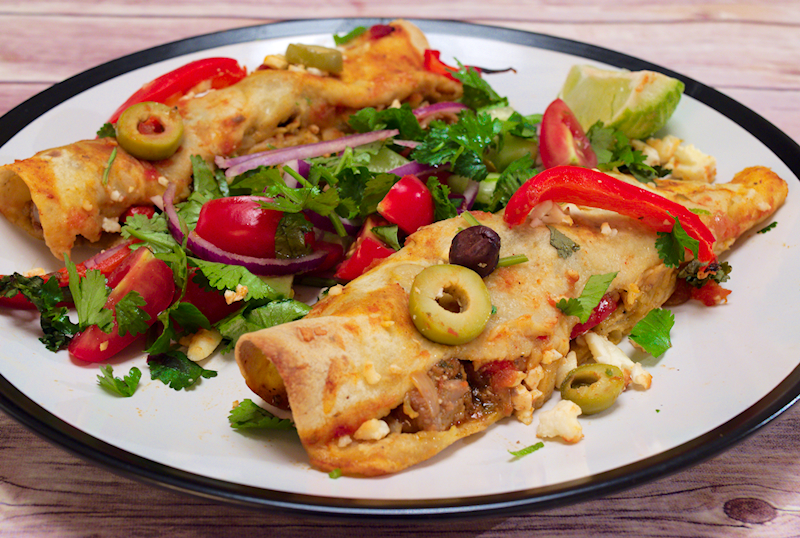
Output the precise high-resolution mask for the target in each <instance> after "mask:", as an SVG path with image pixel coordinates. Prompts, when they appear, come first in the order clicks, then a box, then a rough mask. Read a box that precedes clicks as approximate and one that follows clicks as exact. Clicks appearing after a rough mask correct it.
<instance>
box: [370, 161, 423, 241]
mask: <svg viewBox="0 0 800 538" xmlns="http://www.w3.org/2000/svg"><path fill="white" fill-rule="evenodd" d="M378 213H380V215H381V216H382V217H383V218H385V219H386V220H388V221H389V222H391V223H392V224H397V226H398V227H399V228H400V229H401V230H403V231H404V232H405V233H407V234H412V233H414V232H416V231H417V230H418V229H419V228H420V227H422V226H425V225H427V224H430V223H432V222H433V214H434V206H433V195H431V191H429V190H428V187H426V186H425V184H424V183H423V182H422V181H421V180H420V179H419V178H417V176H413V175H407V176H403V177H402V178H401V179H400V181H398V182H397V183H395V184H394V185H393V186H392V188H391V189H389V192H388V193H386V196H384V198H383V200H381V201H380V202H379V203H378Z"/></svg>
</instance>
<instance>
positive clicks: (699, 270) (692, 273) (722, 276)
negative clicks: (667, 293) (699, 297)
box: [678, 258, 732, 288]
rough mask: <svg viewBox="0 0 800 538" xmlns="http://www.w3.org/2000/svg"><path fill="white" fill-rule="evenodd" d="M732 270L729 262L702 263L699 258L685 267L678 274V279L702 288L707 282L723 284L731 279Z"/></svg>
mask: <svg viewBox="0 0 800 538" xmlns="http://www.w3.org/2000/svg"><path fill="white" fill-rule="evenodd" d="M731 270H732V268H731V265H730V264H729V263H728V262H711V263H708V264H704V263H702V262H701V261H700V260H698V259H697V258H695V259H693V260H691V261H690V262H689V263H687V264H686V265H684V266H683V267H682V268H681V270H680V271H679V272H678V278H683V279H684V280H686V282H687V283H688V284H689V285H690V286H693V287H695V288H702V287H703V286H704V285H705V284H706V283H707V282H709V281H711V280H713V281H714V282H716V283H717V284H722V283H723V282H726V281H727V280H728V279H729V278H730V276H729V275H730V272H731Z"/></svg>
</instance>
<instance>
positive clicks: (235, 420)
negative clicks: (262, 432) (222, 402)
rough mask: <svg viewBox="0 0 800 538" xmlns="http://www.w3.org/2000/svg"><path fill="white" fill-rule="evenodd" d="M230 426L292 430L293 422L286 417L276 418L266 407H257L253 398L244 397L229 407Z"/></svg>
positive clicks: (240, 428) (241, 428) (235, 427)
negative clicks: (235, 404) (237, 403)
mask: <svg viewBox="0 0 800 538" xmlns="http://www.w3.org/2000/svg"><path fill="white" fill-rule="evenodd" d="M228 422H229V423H230V425H231V428H234V429H237V430H243V429H268V430H293V429H295V428H294V423H293V422H292V421H291V420H289V419H286V418H278V417H276V416H275V415H273V414H272V413H270V412H269V411H267V410H266V409H264V408H262V407H259V406H258V405H256V404H255V403H253V400H250V399H246V400H242V401H241V402H239V405H237V406H236V407H234V408H233V409H231V412H230V413H229V414H228Z"/></svg>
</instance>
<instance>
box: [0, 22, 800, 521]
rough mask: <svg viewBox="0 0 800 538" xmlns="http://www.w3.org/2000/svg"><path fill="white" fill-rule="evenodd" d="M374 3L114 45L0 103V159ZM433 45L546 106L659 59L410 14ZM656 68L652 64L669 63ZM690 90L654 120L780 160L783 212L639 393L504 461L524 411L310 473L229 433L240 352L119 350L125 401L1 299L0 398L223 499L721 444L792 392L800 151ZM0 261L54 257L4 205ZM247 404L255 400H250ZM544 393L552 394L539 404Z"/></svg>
mask: <svg viewBox="0 0 800 538" xmlns="http://www.w3.org/2000/svg"><path fill="white" fill-rule="evenodd" d="M377 22H381V21H376V20H318V21H301V22H289V23H279V24H274V25H267V26H260V27H253V28H245V29H240V30H234V31H230V32H224V33H219V34H212V35H209V36H202V37H199V38H194V39H189V40H185V41H181V42H178V43H174V44H170V45H165V46H163V47H158V48H156V49H151V50H148V51H144V52H142V53H138V54H134V55H132V56H128V57H125V58H122V59H120V60H116V61H114V62H111V63H109V64H106V65H104V66H100V67H98V68H95V69H92V70H90V71H88V72H86V73H83V74H81V75H78V76H77V77H74V78H72V79H70V80H67V81H65V82H64V83H62V84H59V85H57V86H55V87H53V88H51V89H49V90H47V91H46V92H43V93H42V94H40V95H38V96H36V97H34V98H33V99H31V100H30V101H28V102H26V103H24V104H23V105H21V106H20V107H17V108H16V109H14V110H13V111H11V112H9V113H8V114H7V115H6V116H4V117H3V118H2V119H0V133H2V135H0V136H2V138H0V143H4V145H3V146H2V147H1V148H0V163H6V162H10V161H12V160H13V159H14V158H25V157H28V156H30V155H32V154H33V153H34V152H36V151H39V150H42V149H46V148H49V147H54V146H58V145H62V144H67V143H70V142H72V141H75V140H78V139H81V138H91V137H93V136H94V134H95V131H96V130H97V129H98V128H99V127H100V126H101V125H102V124H103V123H104V121H105V120H106V118H107V117H108V116H109V114H110V113H111V112H112V111H113V110H114V109H116V107H117V106H118V104H119V103H120V102H121V101H122V99H123V98H124V97H126V96H127V95H129V94H131V93H132V91H133V90H134V89H136V88H138V87H139V86H140V85H142V84H143V83H144V82H147V81H149V80H151V79H153V78H155V77H156V76H158V75H160V74H162V73H165V72H167V71H169V70H171V69H173V68H175V67H178V66H180V65H182V64H184V63H186V62H187V61H189V60H193V59H197V58H201V57H208V56H218V55H219V56H231V57H234V58H237V59H238V60H240V62H242V63H243V64H245V65H247V66H248V67H249V68H250V69H252V68H254V67H255V66H257V65H259V64H260V62H261V60H262V58H263V57H264V55H266V54H269V53H281V52H283V51H284V50H285V48H286V45H287V44H288V43H290V42H304V43H319V44H323V45H325V44H331V43H332V40H331V35H332V34H333V33H344V32H346V31H348V30H349V29H351V28H353V27H355V26H358V25H370V24H374V23H377ZM417 23H418V24H419V25H420V26H421V27H422V28H423V30H424V31H426V33H427V35H428V37H429V40H430V42H431V46H432V47H433V48H436V49H439V50H441V51H442V58H443V59H445V60H448V61H449V60H450V59H452V58H453V57H455V58H458V59H459V60H460V61H462V62H463V63H468V64H473V65H481V66H487V67H507V66H513V67H515V68H516V70H517V72H516V74H511V73H509V74H501V75H493V76H491V78H490V79H489V80H490V82H491V84H492V85H493V86H494V87H495V88H496V89H497V90H498V92H499V93H500V94H501V95H507V96H508V97H509V98H510V101H511V103H512V104H513V105H514V106H515V107H516V108H517V109H518V110H519V111H521V112H523V113H526V114H529V113H534V112H542V111H543V110H544V108H545V107H546V106H547V104H548V103H550V101H551V100H552V99H554V98H555V96H556V94H557V93H558V90H559V88H560V86H561V84H562V82H563V80H564V78H565V76H566V73H567V71H568V69H569V68H570V66H572V65H573V64H575V63H592V64H596V65H601V66H602V65H607V66H609V65H610V66H616V67H625V68H629V69H644V68H648V69H656V70H662V69H659V68H658V67H656V66H653V65H650V64H647V63H645V62H642V61H639V60H636V59H634V58H631V57H628V56H623V55H620V54H617V53H613V52H611V51H608V50H604V49H599V48H596V47H592V46H589V45H584V44H580V43H576V42H572V41H566V40H561V39H556V38H552V37H548V36H542V35H537V34H530V33H526V32H519V31H512V30H505V29H499V28H492V27H486V26H475V25H469V24H462V23H452V22H433V21H417ZM662 71H663V70H662ZM668 74H670V75H672V76H678V77H680V78H682V79H683V80H684V81H685V82H686V85H687V89H686V97H684V99H683V100H682V101H681V104H680V106H679V107H678V110H677V112H676V113H675V115H674V117H673V118H672V120H671V121H670V123H669V125H668V127H667V128H666V129H665V132H668V133H671V134H674V135H677V136H678V137H680V138H682V139H685V140H687V141H689V142H691V143H693V144H694V145H695V146H697V147H698V148H700V149H701V150H702V151H704V152H707V153H709V154H711V155H714V156H715V157H716V158H717V163H718V177H719V181H727V178H730V177H732V176H733V174H734V173H735V172H737V171H739V170H741V169H742V168H745V167H747V166H751V165H766V166H770V167H772V168H773V169H774V170H775V171H776V172H777V173H778V174H779V175H781V176H782V177H783V178H785V179H786V180H787V181H788V182H789V184H790V192H789V198H788V200H787V202H786V206H785V207H783V208H782V209H781V210H780V212H779V213H778V214H777V216H776V219H775V220H777V221H778V223H779V224H778V226H777V227H776V228H775V229H773V230H772V231H770V232H769V233H768V234H763V235H755V234H752V233H751V234H748V236H747V237H745V238H744V239H743V240H742V241H741V242H740V244H739V246H737V248H735V249H734V250H733V251H732V252H730V254H729V255H728V256H727V259H728V260H729V261H730V263H731V264H732V266H733V273H732V278H731V280H730V282H729V283H728V285H727V286H726V287H729V288H731V289H732V290H733V294H732V295H731V296H730V301H729V303H728V304H727V305H724V306H720V307H716V308H705V307H699V306H694V305H684V306H681V307H678V308H675V309H674V311H675V317H676V324H675V328H674V329H673V333H672V334H673V347H672V349H670V350H669V351H668V352H667V353H666V354H665V355H664V356H663V357H662V358H661V359H659V360H655V359H652V358H647V359H645V360H644V361H643V363H644V365H645V366H646V368H648V369H649V371H650V372H651V373H652V374H653V386H652V388H651V389H650V390H648V391H636V390H631V391H628V392H626V393H625V394H623V395H622V397H621V398H620V399H619V401H618V404H617V405H615V406H614V407H613V408H612V410H609V411H607V412H604V413H602V414H600V415H597V416H594V417H589V418H585V419H582V424H583V428H584V433H585V438H584V440H583V441H581V442H580V443H578V444H575V445H572V446H569V445H566V444H562V443H558V442H546V443H545V447H544V448H543V449H541V450H539V451H538V452H536V453H534V454H532V455H529V456H527V457H524V458H521V459H519V460H516V461H515V460H513V458H512V457H511V455H510V454H509V453H508V450H517V449H519V448H522V447H524V446H527V445H530V444H533V443H535V442H537V441H538V439H536V437H535V422H534V425H533V426H530V427H526V426H524V425H522V424H521V423H519V422H517V421H515V420H514V419H508V420H505V421H503V422H502V423H501V424H498V425H496V426H493V427H492V428H490V429H489V431H488V432H486V433H483V434H480V435H476V436H474V437H471V438H468V439H467V440H465V441H462V442H459V443H457V444H456V445H454V446H453V447H451V448H449V449H448V450H445V451H444V452H443V453H441V454H440V455H438V456H437V457H435V458H433V459H431V460H430V461H428V462H425V463H423V464H421V465H418V466H417V467H415V468H412V469H409V470H408V471H405V472H402V473H399V474H397V475H395V476H390V477H385V478H378V479H353V478H340V479H337V480H333V479H331V478H329V477H328V475H327V474H325V473H321V472H319V471H316V470H313V469H311V468H310V467H309V465H308V463H307V458H306V455H305V453H304V451H303V450H302V448H301V446H300V443H299V441H298V440H297V438H296V434H294V433H293V432H277V433H275V432H264V433H240V432H237V431H234V430H232V429H231V428H230V427H229V425H228V420H227V415H228V412H229V410H230V408H231V405H232V403H233V402H234V401H235V400H242V399H244V398H253V399H256V398H255V397H254V395H252V394H251V393H250V391H249V390H248V389H247V387H246V386H245V384H244V381H243V380H242V378H241V376H240V375H239V372H238V368H237V366H236V364H235V361H234V360H233V357H232V355H229V356H214V357H212V358H211V359H209V360H208V361H207V363H206V364H205V365H204V366H205V367H206V368H209V369H212V370H216V371H218V372H219V375H218V377H216V378H213V379H208V380H203V381H202V382H200V383H199V384H198V385H197V386H196V387H195V388H194V389H192V390H189V391H182V392H176V391H173V390H171V389H169V388H168V387H166V386H165V385H163V384H161V383H160V382H158V381H150V380H149V379H147V378H148V377H149V376H148V375H147V373H146V372H147V371H148V369H147V367H146V365H145V359H144V357H143V356H138V355H137V356H133V357H130V358H128V359H127V360H125V361H124V362H119V361H118V362H117V363H116V364H115V365H116V373H117V375H121V374H122V373H124V372H127V370H128V369H129V368H130V367H131V366H134V365H136V366H139V367H140V368H141V369H142V371H143V372H145V374H144V379H143V381H142V383H141V385H140V388H139V389H138V391H137V392H136V394H135V395H134V396H133V397H132V398H128V399H125V398H116V397H113V396H111V395H109V394H107V393H105V392H104V391H103V390H101V389H100V388H99V387H98V385H97V382H96V374H97V373H98V370H97V366H96V365H82V364H76V363H74V362H73V361H71V360H70V358H69V356H68V354H67V353H66V352H61V353H58V354H53V353H50V352H48V351H46V350H45V349H44V347H43V346H42V345H41V344H40V343H39V342H38V341H37V337H38V335H39V328H38V323H37V321H36V316H35V315H33V314H30V313H27V312H10V311H2V312H0V375H1V377H0V407H2V409H4V410H5V411H6V412H7V413H9V414H10V415H12V416H14V417H15V418H17V419H18V420H19V421H20V422H22V423H24V424H26V425H27V426H29V427H30V428H32V429H33V430H35V431H37V432H38V433H40V434H42V435H44V436H45V437H47V438H49V439H50V440H52V441H53V442H56V443H58V444H60V445H62V446H64V447H65V448H67V449H69V450H71V451H73V452H75V453H77V454H79V455H81V456H83V457H86V458H88V459H90V460H92V461H94V462H96V463H98V464H101V465H104V466H107V467H110V468H111V469H113V470H115V471H118V472H121V473H124V474H126V475H128V476H131V477H133V478H137V479H140V480H145V481H150V482H155V483H157V484H160V485H164V486H168V487H171V488H174V489H178V490H182V491H186V492H190V493H195V494H201V495H204V496H211V497H214V498H217V499H220V500H223V501H226V502H236V503H246V504H250V505H259V506H269V507H278V508H282V509H287V510H300V511H311V512H317V513H326V514H348V515H371V516H420V515H431V516H434V515H435V516H442V515H458V514H471V515H474V514H477V513H498V512H500V511H507V510H513V509H515V508H523V507H524V508H528V509H530V508H533V507H544V506H551V505H553V504H556V503H564V502H570V501H576V500H579V499H583V498H586V497H588V496H592V495H599V494H605V493H608V492H611V491H614V490H616V489H619V488H621V487H625V486H629V485H633V484H637V483H641V481H643V480H646V479H651V478H654V477H657V476H661V475H663V474H664V473H667V472H671V471H674V470H677V469H680V468H682V467H684V466H686V465H689V464H692V463H695V462H697V461H699V460H701V459H703V458H705V457H708V456H710V455H713V454H715V453H717V452H719V451H720V450H722V449H724V448H726V447H728V446H729V445H730V444H732V443H734V442H736V441H738V440H740V439H741V438H742V437H744V436H745V435H747V434H749V433H751V432H752V431H754V430H755V429H757V428H758V427H759V426H760V425H762V424H764V423H766V422H767V421H769V420H771V419H772V418H773V417H774V416H776V415H777V414H778V413H779V412H781V411H782V410H783V409H785V408H786V407H788V406H789V405H790V404H791V403H793V402H794V400H795V399H796V398H797V396H798V393H800V370H799V369H798V362H799V361H800V339H798V337H797V336H796V333H795V330H796V329H795V327H794V325H795V321H796V316H795V315H796V312H797V306H796V305H797V304H798V303H799V302H800V270H799V269H800V249H798V248H797V242H798V240H797V238H798V237H800V222H798V215H800V189H798V184H797V181H798V179H797V176H798V171H799V170H800V148H798V146H797V145H796V144H795V143H794V142H792V141H791V140H790V139H789V138H788V137H786V136H785V135H784V134H783V133H781V132H780V131H778V130H777V129H776V128H775V127H773V126H772V125H771V124H769V123H767V122H766V121H765V120H763V119H762V118H760V117H759V116H757V115H756V114H754V113H753V112H751V111H750V110H748V109H746V108H745V107H743V106H741V105H739V104H738V103H736V102H734V101H732V100H730V99H728V98H727V97H725V96H723V95H721V94H719V93H717V92H715V91H714V90H712V89H710V88H708V87H705V86H703V85H701V84H699V83H697V82H695V81H692V80H689V79H686V78H685V77H681V76H680V75H677V74H675V73H669V72H668ZM0 235H1V236H2V238H3V239H2V243H3V252H4V255H3V257H2V259H0V274H8V273H10V272H13V271H15V270H17V271H18V270H26V269H28V268H31V267H35V266H45V267H47V268H51V269H55V268H56V267H57V265H56V263H55V260H53V259H52V257H51V256H50V255H49V253H48V252H47V250H46V249H45V247H44V246H43V245H42V244H39V243H37V242H35V241H32V240H31V239H30V238H29V237H27V236H26V235H25V234H24V233H23V232H20V231H19V230H17V229H16V228H14V227H12V226H11V225H9V224H8V223H7V222H6V221H5V220H1V219H0ZM256 401H257V399H256ZM553 404H554V401H551V402H550V403H549V404H548V405H547V406H546V407H550V406H552V405H553Z"/></svg>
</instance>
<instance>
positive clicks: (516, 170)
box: [487, 155, 536, 213]
mask: <svg viewBox="0 0 800 538" xmlns="http://www.w3.org/2000/svg"><path fill="white" fill-rule="evenodd" d="M535 175H536V164H535V163H534V162H533V158H532V157H531V156H530V155H523V156H522V157H520V158H519V159H517V160H515V161H512V162H511V163H510V164H509V165H508V166H507V167H506V168H505V170H503V173H502V174H500V177H499V178H498V179H497V183H496V184H495V187H494V192H493V193H492V201H491V203H490V204H489V207H488V208H487V211H489V212H490V213H494V212H496V211H499V210H500V209H502V208H504V207H505V206H506V205H508V201H509V200H510V199H511V197H512V196H513V195H514V193H515V192H517V190H519V188H520V187H521V186H522V184H523V183H525V182H526V181H528V180H529V179H530V178H532V177H533V176H535Z"/></svg>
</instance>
